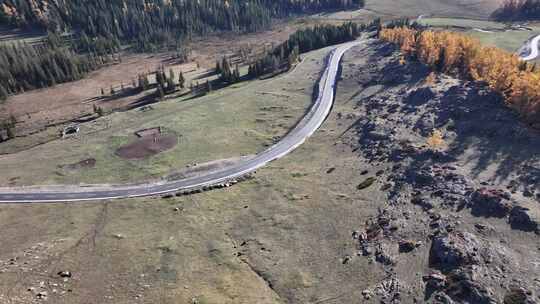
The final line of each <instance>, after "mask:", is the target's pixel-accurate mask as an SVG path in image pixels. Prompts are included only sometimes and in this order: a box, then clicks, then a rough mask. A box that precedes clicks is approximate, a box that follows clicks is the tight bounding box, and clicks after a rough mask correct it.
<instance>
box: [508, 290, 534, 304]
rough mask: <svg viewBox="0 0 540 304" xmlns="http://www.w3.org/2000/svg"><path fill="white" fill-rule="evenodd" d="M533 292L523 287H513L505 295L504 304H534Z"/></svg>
mask: <svg viewBox="0 0 540 304" xmlns="http://www.w3.org/2000/svg"><path fill="white" fill-rule="evenodd" d="M534 303H536V301H535V300H534V298H533V297H532V292H531V291H528V290H526V289H525V288H523V287H521V286H511V287H510V288H509V290H508V291H507V292H506V294H505V295H504V304H534Z"/></svg>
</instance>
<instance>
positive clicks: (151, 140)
mask: <svg viewBox="0 0 540 304" xmlns="http://www.w3.org/2000/svg"><path fill="white" fill-rule="evenodd" d="M177 144H178V137H177V136H176V135H155V136H143V137H141V138H139V139H137V140H135V141H133V142H131V143H129V144H127V145H124V146H121V147H119V148H118V149H117V150H116V155H118V156H120V157H121V158H124V159H142V158H147V157H150V156H153V155H156V154H158V153H161V152H164V151H167V150H170V149H172V148H174V146H176V145H177Z"/></svg>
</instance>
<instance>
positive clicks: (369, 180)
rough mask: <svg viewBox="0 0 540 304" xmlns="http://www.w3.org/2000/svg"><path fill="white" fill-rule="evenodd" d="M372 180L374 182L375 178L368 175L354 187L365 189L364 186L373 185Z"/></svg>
mask: <svg viewBox="0 0 540 304" xmlns="http://www.w3.org/2000/svg"><path fill="white" fill-rule="evenodd" d="M374 182H375V178H374V177H368V178H367V179H366V180H365V181H363V182H361V183H360V184H359V185H358V186H357V187H356V189H358V190H362V189H366V188H368V187H369V186H371V185H373V183H374Z"/></svg>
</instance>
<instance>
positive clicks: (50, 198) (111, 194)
mask: <svg viewBox="0 0 540 304" xmlns="http://www.w3.org/2000/svg"><path fill="white" fill-rule="evenodd" d="M358 44H360V42H359V41H353V42H349V43H345V44H341V45H339V46H338V47H336V48H335V49H334V50H332V51H331V53H330V55H329V57H328V58H327V62H326V67H325V70H324V72H323V74H322V76H321V79H320V81H319V86H318V89H319V92H318V97H317V99H316V100H315V102H314V103H313V105H312V106H311V108H310V110H309V111H308V113H307V114H306V115H305V116H304V117H303V118H302V119H301V120H300V122H299V123H298V124H297V125H296V126H295V127H294V128H293V129H292V130H291V131H290V132H289V133H288V134H287V135H286V136H284V137H283V138H282V140H281V141H279V142H278V143H276V144H275V145H273V146H271V147H270V148H268V149H267V150H265V151H263V152H261V153H259V154H257V155H256V156H254V157H253V158H250V159H246V160H242V161H240V162H239V163H236V164H234V165H230V166H228V167H225V168H223V169H221V170H219V171H216V172H212V173H208V174H205V175H201V176H196V177H190V178H185V179H180V180H175V181H164V182H160V183H152V184H140V185H130V186H115V187H111V186H104V185H92V186H89V187H82V186H65V187H64V186H50V187H47V186H43V187H19V188H4V189H1V188H0V203H25V202H26V203H38V202H39V203H46V202H77V201H94V200H106V199H117V198H129V197H142V196H152V195H163V194H166V193H172V192H178V191H189V190H193V189H198V188H201V187H204V186H210V185H215V184H219V183H224V182H227V181H229V180H232V179H235V178H238V177H241V176H243V175H246V174H247V173H250V172H253V171H255V170H257V169H259V168H261V167H263V166H265V165H266V164H267V163H269V162H271V161H273V160H276V159H279V158H281V157H283V156H285V155H287V154H288V153H290V152H291V151H293V150H294V149H296V148H297V147H298V146H300V145H301V144H302V143H304V141H305V140H306V139H307V138H308V137H310V136H311V135H313V133H314V132H315V131H316V130H317V129H318V128H319V127H320V126H321V125H322V123H323V122H324V120H325V119H326V117H327V116H328V114H329V113H330V110H331V109H332V105H333V102H334V91H335V85H336V82H337V77H338V69H339V64H340V61H341V58H342V57H343V54H344V53H345V52H346V51H347V50H349V49H350V48H351V47H353V46H355V45H358Z"/></svg>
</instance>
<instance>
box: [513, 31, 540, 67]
mask: <svg viewBox="0 0 540 304" xmlns="http://www.w3.org/2000/svg"><path fill="white" fill-rule="evenodd" d="M539 42H540V35H538V36H535V37H534V38H533V39H531V40H529V41H527V42H526V43H525V45H524V46H522V47H521V48H520V49H519V52H518V53H519V58H520V59H521V60H523V61H530V60H533V59H536V57H538V43H539ZM527 51H528V52H527ZM524 53H525V54H527V53H528V55H525V54H524Z"/></svg>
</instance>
